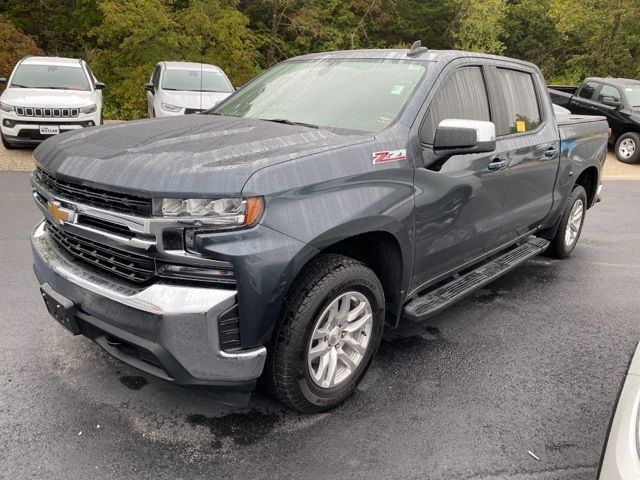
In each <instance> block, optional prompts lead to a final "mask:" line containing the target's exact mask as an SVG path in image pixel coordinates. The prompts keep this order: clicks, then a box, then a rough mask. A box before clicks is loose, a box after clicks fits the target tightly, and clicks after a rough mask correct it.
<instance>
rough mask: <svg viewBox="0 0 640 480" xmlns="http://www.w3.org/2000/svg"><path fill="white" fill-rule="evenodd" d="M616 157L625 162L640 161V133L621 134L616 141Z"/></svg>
mask: <svg viewBox="0 0 640 480" xmlns="http://www.w3.org/2000/svg"><path fill="white" fill-rule="evenodd" d="M615 151H616V158H617V159H618V160H620V161H621V162H623V163H638V162H639V161H640V134H638V133H636V132H628V133H625V134H623V135H620V137H619V138H618V140H617V141H616V147H615Z"/></svg>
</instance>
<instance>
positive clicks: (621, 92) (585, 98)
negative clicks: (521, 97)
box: [549, 77, 640, 163]
mask: <svg viewBox="0 0 640 480" xmlns="http://www.w3.org/2000/svg"><path fill="white" fill-rule="evenodd" d="M549 94H550V95H551V100H553V102H554V103H555V104H557V105H559V106H561V107H565V108H567V109H569V110H570V111H571V112H572V113H575V114H580V115H602V116H604V117H606V118H607V121H608V122H609V126H610V127H611V138H610V139H609V142H610V143H611V145H612V146H613V147H614V152H615V154H616V158H617V159H618V160H620V161H621V162H623V163H638V162H640V81H638V80H630V79H628V78H611V77H607V78H596V77H591V78H587V79H585V81H584V82H582V85H580V86H579V87H565V86H551V87H549Z"/></svg>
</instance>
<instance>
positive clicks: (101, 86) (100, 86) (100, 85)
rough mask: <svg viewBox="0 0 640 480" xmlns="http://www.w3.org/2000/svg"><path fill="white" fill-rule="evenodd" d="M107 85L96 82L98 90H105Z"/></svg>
mask: <svg viewBox="0 0 640 480" xmlns="http://www.w3.org/2000/svg"><path fill="white" fill-rule="evenodd" d="M105 87H106V85H105V84H104V83H102V82H96V90H104V89H105Z"/></svg>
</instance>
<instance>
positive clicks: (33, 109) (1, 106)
mask: <svg viewBox="0 0 640 480" xmlns="http://www.w3.org/2000/svg"><path fill="white" fill-rule="evenodd" d="M0 84H6V85H7V88H6V89H5V91H4V92H3V93H2V95H0V137H1V139H2V144H3V145H4V147H5V148H15V147H19V146H28V145H36V144H38V143H40V142H42V141H43V140H45V139H47V138H49V137H51V136H52V135H57V134H59V133H61V132H67V131H69V130H77V129H79V128H83V127H92V126H94V125H100V124H101V123H102V89H104V84H103V83H101V82H98V81H97V80H96V78H95V76H94V75H93V73H92V72H91V70H89V67H88V66H87V64H86V62H85V61H84V60H78V59H74V58H62V57H26V58H23V59H22V60H20V61H19V62H18V64H17V65H16V66H15V68H14V69H13V72H12V73H11V76H10V77H9V80H8V81H7V79H6V78H0Z"/></svg>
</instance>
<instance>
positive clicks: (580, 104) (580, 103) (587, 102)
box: [569, 80, 600, 115]
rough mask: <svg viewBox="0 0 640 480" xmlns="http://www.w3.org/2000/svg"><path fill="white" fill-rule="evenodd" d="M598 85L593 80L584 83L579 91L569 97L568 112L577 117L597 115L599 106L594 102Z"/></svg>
mask: <svg viewBox="0 0 640 480" xmlns="http://www.w3.org/2000/svg"><path fill="white" fill-rule="evenodd" d="M599 89H600V83H598V82H595V81H593V80H589V81H586V82H584V83H583V84H582V86H581V87H580V90H578V92H577V93H576V94H575V95H574V96H573V97H571V100H570V101H569V110H571V112H572V113H576V114H578V115H598V110H599V105H598V103H597V102H596V101H595V99H596V93H597V92H598V90H599Z"/></svg>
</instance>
